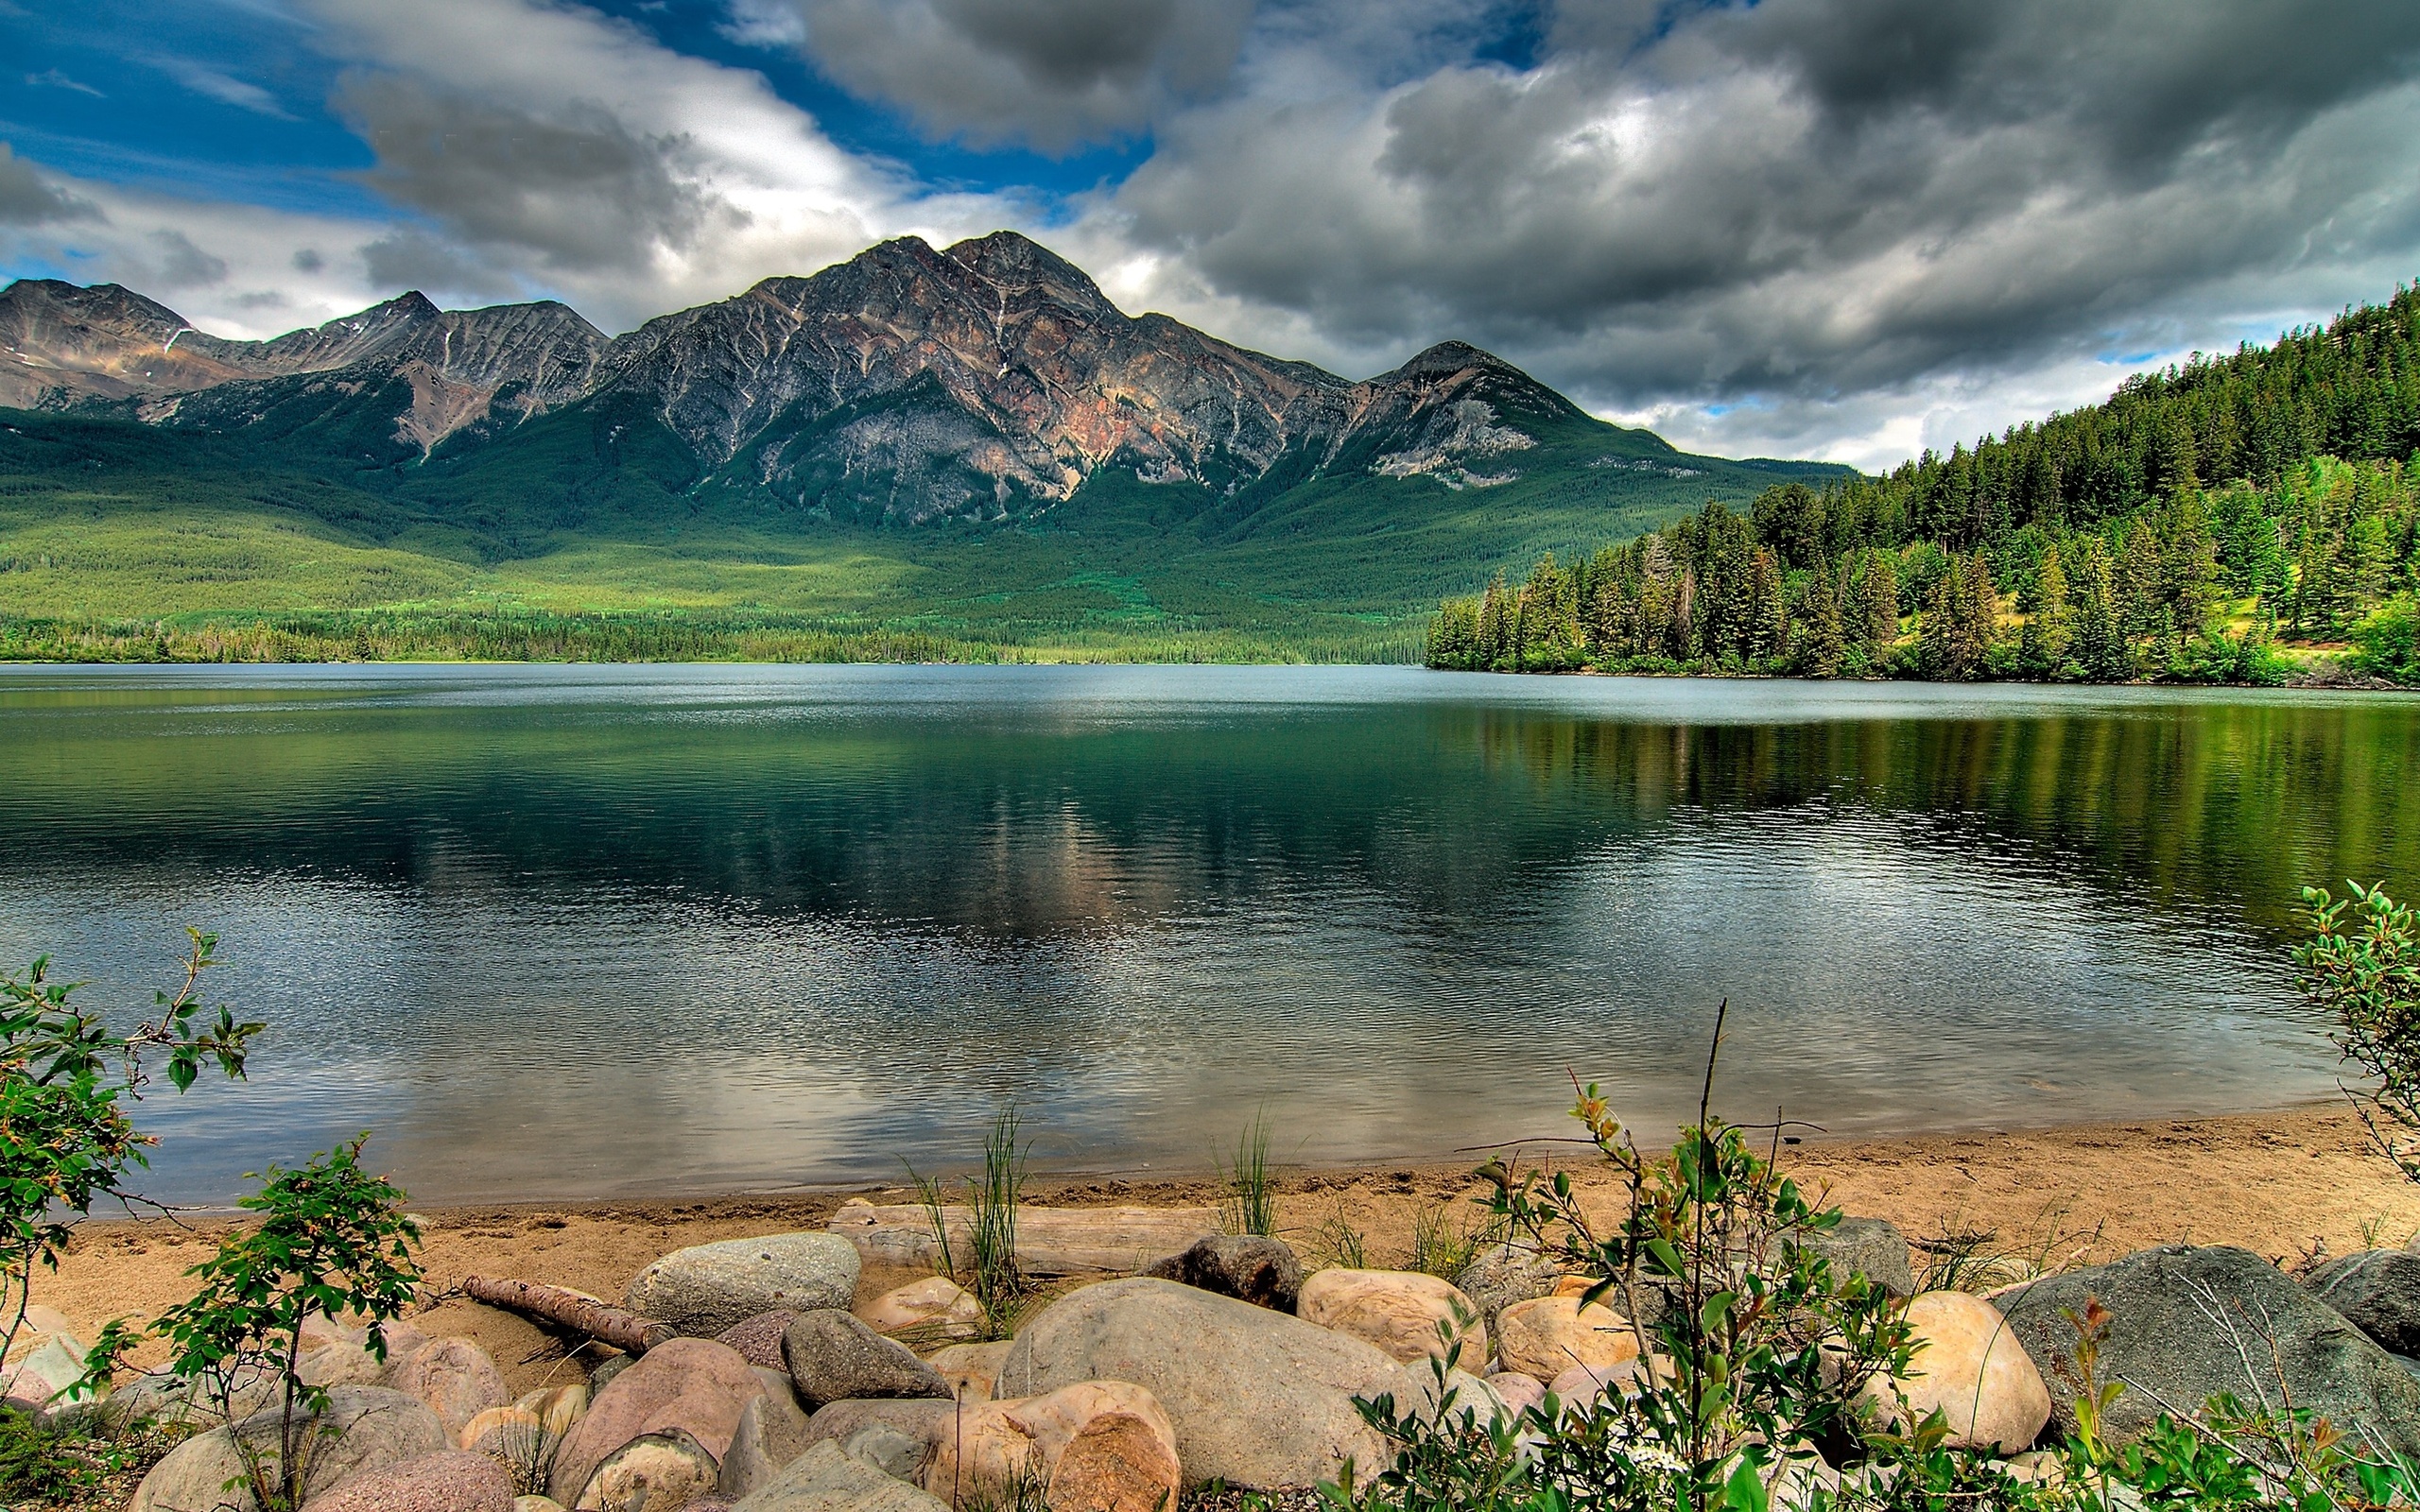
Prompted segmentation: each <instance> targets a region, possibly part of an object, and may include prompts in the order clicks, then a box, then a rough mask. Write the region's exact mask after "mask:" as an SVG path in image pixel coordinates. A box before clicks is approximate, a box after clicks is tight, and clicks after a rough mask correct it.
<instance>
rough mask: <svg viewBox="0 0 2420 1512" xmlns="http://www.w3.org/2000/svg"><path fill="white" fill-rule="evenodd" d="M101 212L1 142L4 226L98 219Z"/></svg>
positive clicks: (0, 211)
mask: <svg viewBox="0 0 2420 1512" xmlns="http://www.w3.org/2000/svg"><path fill="white" fill-rule="evenodd" d="M99 216H100V212H99V211H97V210H95V208H94V207H93V206H91V205H89V204H86V203H85V202H84V201H83V200H81V199H78V198H76V197H75V196H74V195H71V194H69V193H67V192H66V191H65V190H63V189H59V188H56V187H54V186H52V185H51V184H49V183H46V182H44V181H43V177H42V175H41V174H39V173H36V172H35V171H34V165H33V164H32V163H26V162H25V161H23V160H21V159H20V158H18V156H17V155H16V153H15V152H14V151H12V150H11V149H10V148H9V144H8V143H6V142H0V226H39V225H43V224H44V223H46V222H56V221H66V220H95V219H98V218H99Z"/></svg>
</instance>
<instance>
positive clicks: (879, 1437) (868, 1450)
mask: <svg viewBox="0 0 2420 1512" xmlns="http://www.w3.org/2000/svg"><path fill="white" fill-rule="evenodd" d="M840 1447H841V1448H842V1449H843V1450H846V1451H847V1452H849V1454H850V1456H851V1457H852V1458H856V1459H861V1460H864V1461H865V1462H866V1463H867V1464H869V1465H871V1466H873V1468H874V1469H878V1470H880V1471H882V1473H884V1474H885V1475H890V1476H894V1477H896V1478H898V1479H899V1480H903V1481H907V1482H908V1483H909V1484H911V1485H913V1484H915V1483H917V1482H920V1481H922V1480H923V1479H924V1475H925V1461H927V1460H929V1459H931V1458H932V1457H933V1445H932V1441H931V1440H929V1439H924V1438H911V1437H909V1436H908V1435H906V1434H904V1433H901V1432H900V1431H899V1430H898V1429H896V1428H893V1427H891V1426H890V1424H889V1423H868V1424H866V1425H865V1426H864V1427H863V1428H860V1429H858V1430H857V1431H856V1433H854V1434H851V1435H849V1437H848V1441H847V1442H845V1443H843V1444H842V1445H841V1446H840Z"/></svg>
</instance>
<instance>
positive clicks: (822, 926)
mask: <svg viewBox="0 0 2420 1512" xmlns="http://www.w3.org/2000/svg"><path fill="white" fill-rule="evenodd" d="M0 736H5V749H6V751H7V767H6V778H5V781H0V960H4V961H7V962H9V963H11V965H12V966H15V965H21V964H22V963H23V962H24V961H25V960H26V959H27V958H29V957H30V956H32V955H33V954H37V953H40V952H47V953H49V954H51V955H52V956H53V957H54V959H55V961H56V963H57V965H58V968H59V970H60V971H61V974H62V975H65V976H68V977H74V978H83V979H87V980H89V981H90V983H91V984H92V985H91V986H90V987H89V988H87V989H86V991H87V993H88V994H89V995H90V996H91V997H92V998H93V999H95V1000H97V1001H101V1002H105V1003H108V1004H112V1005H127V1006H129V1007H130V1008H131V1007H144V1006H147V1005H149V1003H150V993H151V989H152V988H154V987H162V986H168V985H171V978H172V976H173V974H174V969H175V960H176V956H177V954H178V952H179V951H180V949H181V948H182V926H184V925H185V924H187V923H192V924H196V925H199V926H200V927H202V928H205V929H208V930H213V931H216V932H217V933H218V934H219V935H220V936H222V944H221V947H220V954H221V955H222V957H223V959H224V960H225V962H226V965H225V966H224V968H223V969H221V970H220V971H218V972H216V975H215V979H214V980H212V982H211V987H212V988H213V991H212V993H211V998H210V1001H212V1002H214V1003H215V1002H217V1001H220V1000H230V1001H233V1002H234V1003H235V1004H236V1005H238V1006H239V1008H241V1009H242V1010H243V1011H244V1012H245V1013H247V1014H249V1015H250V1016H251V1017H254V1018H262V1019H266V1020H268V1021H269V1022H270V1023H271V1025H272V1029H271V1032H270V1033H269V1034H268V1036H267V1037H265V1038H264V1039H263V1040H262V1041H261V1043H260V1047H259V1051H258V1054H257V1056H256V1057H255V1060H254V1067H253V1074H252V1077H251V1081H250V1082H249V1083H247V1084H244V1085H241V1086H236V1087H233V1088H229V1087H223V1086H207V1085H206V1086H205V1087H204V1088H202V1089H200V1090H198V1091H196V1092H194V1093H191V1094H188V1095H186V1096H184V1097H182V1098H180V1097H177V1096H175V1095H174V1094H172V1093H170V1092H168V1091H166V1090H165V1088H164V1086H163V1087H162V1088H161V1089H159V1090H158V1091H156V1092H155V1094H154V1095H153V1096H152V1098H151V1099H150V1100H149V1101H148V1102H147V1108H146V1110H147V1123H148V1125H150V1126H151V1127H153V1128H155V1129H156V1130H157V1131H158V1132H159V1133H160V1134H161V1135H162V1136H163V1138H164V1143H163V1145H162V1147H161V1149H160V1151H159V1152H158V1158H157V1160H156V1161H155V1168H154V1171H153V1173H152V1175H151V1177H150V1178H149V1179H148V1182H147V1190H148V1191H149V1192H150V1193H151V1194H153V1195H155V1196H160V1197H163V1198H167V1199H172V1200H182V1201H198V1202H217V1201H223V1200H225V1199H227V1198H228V1197H229V1196H231V1195H232V1194H233V1193H235V1192H236V1191H238V1190H241V1188H242V1185H243V1183H242V1180H241V1177H242V1174H243V1173H244V1172H247V1171H251V1170H257V1169H259V1168H260V1167H261V1166H262V1164H263V1163H264V1162H267V1161H269V1160H295V1159H298V1158H300V1157H302V1156H303V1155H305V1154H307V1153H308V1152H309V1151H311V1150H313V1149H316V1148H320V1147H321V1146H324V1145H326V1144H328V1143H333V1142H334V1141H337V1140H338V1139H341V1138H343V1137H346V1136H348V1135H350V1134H352V1133H354V1132H356V1131H358V1130H361V1129H364V1128H374V1129H375V1130H376V1131H377V1137H376V1140H375V1141H374V1143H372V1159H373V1160H374V1161H375V1162H376V1163H378V1164H380V1165H382V1166H385V1167H388V1168H389V1169H392V1170H394V1171H395V1172H396V1173H398V1175H399V1176H400V1177H401V1178H402V1179H403V1180H404V1181H405V1183H406V1185H407V1186H408V1187H409V1188H410V1190H411V1191H412V1193H413V1194H414V1195H415V1197H417V1198H419V1199H422V1200H424V1201H428V1202H444V1201H459V1200H473V1199H485V1198H500V1197H526V1198H540V1197H594V1196H607V1195H621V1194H674V1193H696V1194H708V1193H722V1192H733V1191H744V1190H759V1189H776V1188H795V1187H799V1186H808V1185H817V1184H824V1183H835V1182H844V1181H856V1180H862V1179H867V1178H875V1179H884V1178H895V1177H897V1176H898V1175H899V1172H900V1162H901V1160H903V1159H905V1160H913V1161H914V1162H916V1164H917V1165H918V1166H919V1167H920V1168H924V1169H954V1168H962V1167H963V1166H965V1165H966V1164H967V1163H969V1162H970V1161H971V1160H973V1159H974V1158H975V1157H976V1156H977V1152H978V1150H979V1143H980V1139H981V1132H982V1125H983V1123H984V1121H985V1120H986V1118H987V1117H988V1115H989V1114H990V1113H991V1112H992V1110H993V1109H994V1108H995V1107H997V1106H998V1105H999V1104H1000V1102H1001V1101H1002V1100H1003V1099H1007V1098H1014V1099H1015V1100H1016V1102H1017V1104H1018V1105H1019V1106H1020V1107H1021V1108H1023V1109H1024V1111H1025V1114H1026V1117H1027V1119H1028V1122H1029V1127H1030V1129H1031V1130H1032V1132H1033V1134H1034V1136H1035V1140H1036V1144H1035V1164H1036V1165H1037V1167H1040V1168H1044V1169H1051V1170H1068V1171H1077V1170H1081V1171H1117V1172H1124V1173H1141V1172H1163V1171H1171V1170H1183V1171H1186V1172H1191V1171H1199V1170H1203V1169H1206V1168H1207V1167H1208V1166H1209V1164H1210V1160H1211V1156H1212V1152H1213V1150H1214V1149H1218V1148H1221V1147H1231V1146H1232V1143H1233V1142H1234V1140H1235V1138H1236V1134H1237V1132H1238V1130H1239V1129H1240V1128H1241V1127H1242V1126H1243V1125H1244V1124H1245V1123H1246V1122H1247V1121H1249V1120H1250V1119H1252V1118H1253V1116H1254V1115H1255V1114H1256V1113H1261V1112H1263V1111H1265V1113H1266V1116H1267V1118H1268V1121H1269V1123H1270V1125H1271V1127H1272V1128H1273V1130H1274V1146H1275V1153H1276V1154H1277V1155H1278V1157H1279V1158H1281V1159H1283V1160H1288V1161H1301V1162H1322V1163H1325V1162H1342V1161H1362V1160H1397V1159H1400V1160H1414V1159H1434V1158H1446V1157H1451V1156H1453V1155H1454V1154H1455V1153H1456V1152H1459V1151H1465V1150H1469V1149H1473V1148H1475V1147H1479V1146H1486V1145H1490V1144H1493V1143H1497V1142H1505V1141H1512V1140H1515V1139H1520V1138H1524V1137H1533V1136H1539V1135H1551V1134H1560V1133H1562V1132H1564V1118H1563V1112H1564V1109H1565V1108H1567V1107H1568V1106H1569V1103H1570V1101H1571V1078H1572V1076H1573V1075H1575V1074H1576V1075H1577V1076H1579V1077H1580V1078H1582V1079H1583V1080H1596V1081H1599V1082H1601V1083H1603V1084H1604V1085H1605V1087H1606V1089H1607V1090H1608V1091H1609V1092H1610V1093H1611V1095H1612V1097H1613V1100H1614V1104H1615V1107H1616V1109H1617V1110H1619V1111H1621V1112H1622V1113H1623V1114H1624V1115H1625V1116H1626V1117H1627V1118H1628V1119H1629V1120H1630V1121H1631V1122H1632V1123H1633V1124H1634V1125H1635V1126H1637V1127H1639V1128H1641V1129H1642V1130H1643V1131H1645V1132H1646V1134H1647V1135H1648V1136H1649V1137H1651V1138H1660V1137H1663V1136H1667V1135H1668V1132H1669V1130H1670V1128H1671V1127H1672V1126H1673V1125H1676V1124H1677V1123H1679V1122H1680V1120H1681V1119H1682V1118H1683V1117H1684V1116H1685V1113H1686V1112H1687V1111H1688V1110H1689V1109H1690V1108H1693V1107H1694V1104H1695V1101H1696V1092H1697V1085H1698V1079H1699V1075H1700V1073H1701V1069H1702V1066H1703V1057H1704V1055H1705V1049H1706V1041H1707V1037H1708V1034H1709V1032H1710V1030H1711V1028H1712V1025H1713V1022H1714V1016H1715V1010H1716V1006H1717V1005H1718V1004H1720V1003H1721V1002H1722V1001H1724V1000H1726V999H1727V1000H1728V1001H1729V1003H1730V1005H1731V1037H1730V1041H1729V1043H1728V1044H1727V1046H1726V1048H1725V1051H1724V1055H1723V1057H1722V1060H1721V1063H1720V1074H1719V1076H1718V1079H1717V1090H1718V1095H1717V1102H1718V1105H1719V1107H1720V1108H1722V1109H1723V1110H1726V1111H1727V1112H1728V1113H1729V1114H1730V1115H1731V1116H1733V1117H1734V1118H1736V1119H1739V1120H1741V1121H1748V1122H1754V1121H1763V1120H1771V1119H1772V1118H1773V1117H1774V1116H1775V1111H1776V1109H1778V1110H1780V1111H1781V1113H1782V1114H1784V1115H1785V1116H1787V1117H1789V1118H1794V1119H1805V1120H1807V1121H1809V1122H1810V1123H1811V1124H1814V1125H1820V1126H1821V1127H1822V1128H1823V1129H1824V1130H1826V1131H1828V1132H1829V1133H1831V1134H1834V1135H1841V1134H1858V1133H1880V1132H1895V1131H1910V1130H1919V1129H1941V1128H1966V1127H1982V1128H1989V1127H2007V1126H2015V1125H2052V1124H2058V1123H2063V1122H2074V1121H2081V1120H2095V1119H2110V1118H2131V1117H2135V1116H2155V1115H2161V1114H2182V1113H2214V1112H2222V1111H2228V1110H2238V1109H2246V1108H2265V1107H2276V1106H2282V1105H2287V1104H2291V1103H2296V1102H2300V1101H2304V1100H2308V1099H2312V1098H2317V1097H2321V1096H2325V1095H2328V1094H2330V1093H2331V1092H2332V1091H2333V1087H2334V1076H2335V1056H2334V1053H2333V1051H2332V1050H2331V1049H2330V1048H2329V1047H2328V1045H2327V1044H2326V1042H2325V1040H2324V1038H2323V1037H2322V1036H2321V1034H2320V1032H2319V1026H2318V1025H2317V1023H2316V1022H2314V1021H2313V1020H2312V1019H2311V1018H2310V1017H2309V1016H2308V1014H2307V1013H2306V1012H2304V1011H2303V1010H2302V1009H2300V1008H2299V1007H2298V1006H2297V1005H2296V1004H2295V1002H2294V1000H2293V993H2292V988H2291V981H2290V977H2291V970H2290V965H2289V964H2288V962H2287V960H2286V955H2285V950H2286V946H2287V945H2288V943H2289V942H2290V940H2291V939H2292V937H2293V933H2294V913H2295V910H2296V908H2297V906H2298V900H2297V897H2296V889H2297V888H2298V887H2299V886H2300V885H2303V884H2304V883H2306V882H2327V883H2331V884H2332V883H2334V882H2336V881H2337V880H2338V879H2341V878H2342V877H2345V876H2347V875H2354V876H2359V877H2362V878H2364V879H2373V878H2379V877H2383V878H2387V879H2390V880H2392V881H2394V882H2396V883H2398V884H2404V885H2409V884H2410V883H2411V881H2412V880H2413V879H2414V878H2415V876H2420V871H2415V866H2414V863H2415V859H2420V858H2416V857H2415V846H2420V835H2415V830H2414V826H2413V824H2412V823H2411V822H2410V820H2409V819H2408V817H2407V816H2408V815H2410V814H2411V812H2412V805H2411V804H2410V803H2409V802H2407V800H2406V799H2405V796H2404V795H2405V793H2406V791H2407V788H2408V783H2409V782H2410V780H2411V778H2412V777H2413V776H2415V775H2420V700H2414V699H2412V698H2408V697H2401V696H2375V695H2352V694H2343V695H2332V694H2320V693H2313V694H2282V693H2280V694H2260V693H2244V692H2238V691H2228V692H2200V691H2180V690H2154V689H2045V688H2032V687H1997V686H1986V687H1974V688H1950V687H1933V686H1924V685H1912V684H1852V685H1824V684H1810V683H1798V682H1784V681H1717V680H1695V681H1692V680H1655V679H1599V678H1565V679H1544V678H1521V679H1515V678H1501V677H1488V676H1485V675H1473V674H1445V673H1430V672H1424V671H1418V670H1414V669H1409V668H1383V667H1364V668H1150V667H1103V668H1086V667H1023V668H1020V667H1001V668H958V667H909V668H895V667H883V668H876V667H814V668H793V667H731V666H653V667H612V666H534V667H533V666H462V667H456V666H445V667H428V666H400V667H388V666H365V667H303V668H293V667H270V668H225V667H207V668H166V669H99V670H95V669H78V668H17V669H0Z"/></svg>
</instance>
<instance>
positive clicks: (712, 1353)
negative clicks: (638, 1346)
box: [546, 1339, 765, 1508]
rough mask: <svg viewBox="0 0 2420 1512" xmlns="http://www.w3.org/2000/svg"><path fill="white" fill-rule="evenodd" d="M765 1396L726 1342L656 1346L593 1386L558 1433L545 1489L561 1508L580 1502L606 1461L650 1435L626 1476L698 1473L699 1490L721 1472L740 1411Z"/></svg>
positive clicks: (640, 1480)
mask: <svg viewBox="0 0 2420 1512" xmlns="http://www.w3.org/2000/svg"><path fill="white" fill-rule="evenodd" d="M763 1395H765V1383H764V1381H763V1380H762V1378H760V1377H759V1376H758V1375H757V1374H756V1368H755V1366H752V1365H750V1364H749V1363H748V1362H747V1361H746V1360H745V1359H743V1358H742V1357H741V1356H740V1353H739V1351H738V1350H736V1349H733V1348H731V1347H730V1346H729V1345H726V1344H717V1343H715V1342H714V1341H713V1340H711V1339H674V1340H671V1341H670V1342H669V1343H666V1344H660V1345H657V1346H656V1347H655V1348H654V1349H649V1350H648V1352H647V1353H645V1354H643V1355H641V1356H639V1358H638V1361H637V1363H635V1364H633V1365H632V1366H630V1368H628V1369H626V1370H624V1371H622V1372H621V1373H620V1374H619V1375H616V1376H615V1377H614V1379H613V1382H612V1383H610V1384H608V1385H607V1386H606V1387H605V1389H604V1390H602V1391H600V1392H598V1393H597V1394H596V1400H594V1401H592V1402H591V1403H590V1404H589V1408H588V1411H587V1413H586V1414H585V1415H584V1416H582V1417H580V1419H579V1421H578V1422H576V1423H574V1424H573V1425H572V1428H571V1432H570V1433H568V1434H566V1435H563V1441H562V1447H561V1448H560V1449H558V1450H557V1451H556V1453H555V1465H554V1473H553V1476H552V1478H551V1479H550V1480H549V1482H548V1486H547V1492H546V1494H547V1495H549V1496H551V1497H553V1498H554V1499H555V1500H556V1501H558V1502H561V1503H562V1504H563V1505H565V1506H567V1507H574V1508H577V1507H579V1506H580V1505H581V1504H582V1498H583V1497H584V1496H586V1495H587V1493H588V1490H589V1483H590V1482H591V1481H592V1480H595V1479H596V1478H597V1477H598V1476H599V1475H600V1474H601V1473H602V1472H603V1470H604V1469H606V1467H607V1462H608V1461H609V1460H612V1459H614V1456H616V1455H618V1454H620V1453H621V1452H622V1451H624V1450H625V1449H628V1448H630V1446H631V1445H633V1444H635V1443H637V1442H638V1441H639V1440H641V1439H648V1440H650V1441H654V1447H653V1448H652V1449H651V1450H649V1451H648V1452H646V1453H642V1454H639V1455H637V1456H636V1457H635V1458H634V1459H633V1460H632V1462H631V1467H630V1468H629V1469H628V1471H627V1474H626V1475H625V1479H627V1480H629V1481H630V1482H631V1484H632V1485H633V1486H647V1487H655V1488H658V1489H659V1490H660V1489H661V1487H662V1486H665V1485H666V1484H667V1482H666V1477H670V1476H673V1475H675V1474H678V1475H679V1476H680V1477H681V1478H682V1483H683V1485H686V1484H688V1483H689V1482H690V1481H693V1480H697V1479H700V1478H702V1480H703V1483H704V1485H703V1487H702V1488H701V1489H699V1490H698V1491H697V1492H696V1493H695V1494H699V1495H703V1494H705V1492H706V1491H710V1490H711V1489H712V1488H713V1486H714V1485H715V1483H716V1482H717V1480H718V1479H719V1478H720V1474H721V1465H722V1461H723V1459H724V1457H725V1456H726V1455H728V1454H729V1452H730V1451H731V1443H732V1439H733V1437H734V1436H735V1435H737V1433H738V1431H739V1423H740V1417H741V1415H742V1414H743V1413H744V1412H745V1411H746V1410H747V1407H748V1404H749V1403H750V1402H751V1401H752V1400H755V1399H756V1398H758V1397H761V1396H763ZM692 1446H694V1449H695V1451H696V1452H697V1453H698V1454H702V1455H704V1456H705V1458H704V1461H703V1462H700V1461H698V1460H697V1459H696V1456H695V1454H691V1453H689V1450H690V1448H691V1447H692ZM675 1458H685V1459H687V1461H688V1462H689V1464H690V1466H691V1467H692V1468H691V1469H681V1468H680V1467H678V1466H676V1465H674V1464H673V1461H674V1459H675ZM683 1500H687V1498H686V1497H684V1498H683ZM590 1504H595V1503H590Z"/></svg>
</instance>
